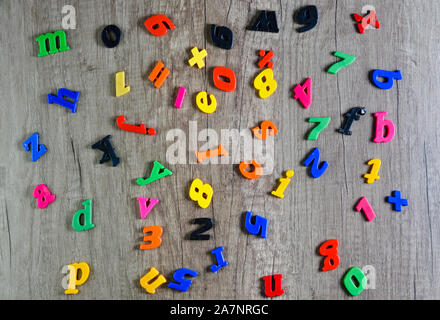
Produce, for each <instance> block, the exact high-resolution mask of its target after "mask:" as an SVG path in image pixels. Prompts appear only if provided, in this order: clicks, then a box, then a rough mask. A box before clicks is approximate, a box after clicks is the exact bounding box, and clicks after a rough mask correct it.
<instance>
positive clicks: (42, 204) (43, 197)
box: [32, 184, 56, 209]
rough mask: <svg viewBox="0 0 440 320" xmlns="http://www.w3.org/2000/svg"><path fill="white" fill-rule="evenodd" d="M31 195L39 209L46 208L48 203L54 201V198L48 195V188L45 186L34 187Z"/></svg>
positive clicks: (52, 195)
mask: <svg viewBox="0 0 440 320" xmlns="http://www.w3.org/2000/svg"><path fill="white" fill-rule="evenodd" d="M32 195H33V196H34V198H36V199H37V206H38V208H40V209H44V208H46V207H47V206H48V205H49V204H50V203H52V202H54V201H55V197H56V196H55V195H54V194H51V193H50V190H49V188H48V187H47V186H46V185H45V184H39V185H38V186H36V187H35V189H34V191H33V194H32Z"/></svg>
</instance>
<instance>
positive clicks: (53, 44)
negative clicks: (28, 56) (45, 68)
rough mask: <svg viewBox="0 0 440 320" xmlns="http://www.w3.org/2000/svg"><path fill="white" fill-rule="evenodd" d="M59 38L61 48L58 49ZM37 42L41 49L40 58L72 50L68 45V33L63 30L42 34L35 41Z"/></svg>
mask: <svg viewBox="0 0 440 320" xmlns="http://www.w3.org/2000/svg"><path fill="white" fill-rule="evenodd" d="M57 38H58V43H59V45H60V46H59V47H57ZM47 40H49V52H48V51H47V49H48V48H47V46H46V42H47ZM35 41H36V42H38V45H39V47H40V52H39V53H38V57H39V58H40V57H45V56H47V55H49V54H55V53H58V52H63V51H68V50H70V48H69V46H68V45H67V40H66V33H65V32H64V31H63V30H57V31H55V32H53V33H52V32H48V33H46V34H41V35H39V36H38V37H37V38H36V39H35Z"/></svg>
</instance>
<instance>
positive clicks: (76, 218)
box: [72, 199, 95, 231]
mask: <svg viewBox="0 0 440 320" xmlns="http://www.w3.org/2000/svg"><path fill="white" fill-rule="evenodd" d="M82 205H83V206H84V208H83V209H80V210H78V211H77V212H76V213H75V214H74V215H73V219H72V227H73V229H75V230H76V231H86V230H90V229H93V228H94V227H95V225H94V224H93V223H92V199H87V200H86V201H84V202H83V203H82ZM81 216H84V218H83V219H81ZM81 220H83V221H84V223H81Z"/></svg>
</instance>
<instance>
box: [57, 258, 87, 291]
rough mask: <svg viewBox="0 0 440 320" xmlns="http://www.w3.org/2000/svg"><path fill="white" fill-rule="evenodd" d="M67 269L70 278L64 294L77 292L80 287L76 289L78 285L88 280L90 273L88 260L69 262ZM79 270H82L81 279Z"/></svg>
mask: <svg viewBox="0 0 440 320" xmlns="http://www.w3.org/2000/svg"><path fill="white" fill-rule="evenodd" d="M64 270H65V269H64ZM67 270H68V271H69V280H68V284H67V288H65V289H66V290H65V291H64V294H77V293H78V289H76V286H80V285H82V284H84V282H86V281H87V279H88V278H89V275H90V267H89V265H88V264H87V263H86V262H79V263H72V264H69V265H68V266H67ZM78 270H81V278H79V279H78ZM66 272H67V271H63V273H66Z"/></svg>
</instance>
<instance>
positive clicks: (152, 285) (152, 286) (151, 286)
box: [140, 267, 167, 294]
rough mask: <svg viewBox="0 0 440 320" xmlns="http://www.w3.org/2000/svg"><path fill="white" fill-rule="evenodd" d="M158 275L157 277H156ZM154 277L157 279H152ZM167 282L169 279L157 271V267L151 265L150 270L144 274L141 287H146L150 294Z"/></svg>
mask: <svg viewBox="0 0 440 320" xmlns="http://www.w3.org/2000/svg"><path fill="white" fill-rule="evenodd" d="M156 277H157V278H156ZM154 278H156V280H154V281H152V280H153V279H154ZM165 282H167V279H165V277H164V276H163V275H161V274H159V271H157V269H156V268H154V267H151V269H150V271H148V273H147V274H146V275H144V276H143V277H142V278H141V280H140V283H141V287H142V288H144V289H145V291H147V292H148V293H150V294H154V293H156V289H157V288H158V287H159V286H161V285H163V284H164V283H165Z"/></svg>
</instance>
